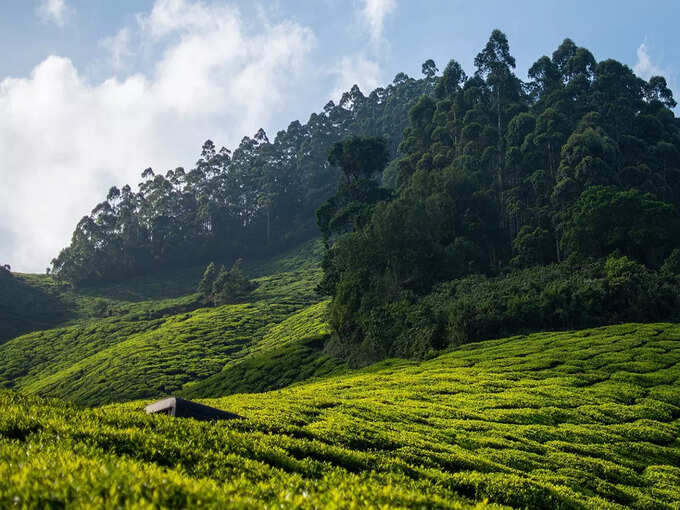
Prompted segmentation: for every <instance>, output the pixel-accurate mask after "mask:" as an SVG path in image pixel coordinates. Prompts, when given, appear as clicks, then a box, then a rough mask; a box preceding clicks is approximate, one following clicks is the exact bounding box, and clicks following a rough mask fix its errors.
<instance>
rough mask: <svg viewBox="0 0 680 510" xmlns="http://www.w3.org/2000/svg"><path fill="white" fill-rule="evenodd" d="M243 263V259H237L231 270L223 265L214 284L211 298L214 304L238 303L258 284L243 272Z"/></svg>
mask: <svg viewBox="0 0 680 510" xmlns="http://www.w3.org/2000/svg"><path fill="white" fill-rule="evenodd" d="M242 263H243V261H242V260H241V259H237V260H236V262H234V264H233V265H232V266H231V269H229V271H227V270H226V268H225V267H224V266H222V269H220V272H219V273H218V275H217V278H215V281H214V283H213V286H212V293H211V295H210V299H211V300H212V302H213V304H215V305H226V304H233V303H238V302H239V301H241V300H243V299H244V298H245V297H246V296H247V295H248V293H249V292H250V291H251V290H253V289H254V288H255V287H256V286H257V285H256V284H255V283H254V282H251V281H250V280H248V278H247V277H246V275H244V274H243V271H242V269H241V265H242ZM206 272H207V269H206Z"/></svg>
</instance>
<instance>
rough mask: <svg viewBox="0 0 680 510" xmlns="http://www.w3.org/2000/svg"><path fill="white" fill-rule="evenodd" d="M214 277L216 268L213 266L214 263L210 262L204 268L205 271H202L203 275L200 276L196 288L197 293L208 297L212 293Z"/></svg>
mask: <svg viewBox="0 0 680 510" xmlns="http://www.w3.org/2000/svg"><path fill="white" fill-rule="evenodd" d="M216 279H217V269H216V268H215V263H214V262H211V263H210V264H208V266H207V267H206V268H205V271H204V272H203V277H202V278H201V281H200V282H199V283H198V289H197V290H198V292H199V294H201V295H202V296H204V297H206V298H209V297H210V295H211V294H212V289H213V285H214V284H215V280H216Z"/></svg>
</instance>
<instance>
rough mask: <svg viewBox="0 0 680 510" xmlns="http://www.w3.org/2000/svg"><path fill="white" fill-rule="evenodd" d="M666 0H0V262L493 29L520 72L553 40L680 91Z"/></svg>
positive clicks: (40, 253)
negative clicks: (208, 157) (132, 193)
mask: <svg viewBox="0 0 680 510" xmlns="http://www.w3.org/2000/svg"><path fill="white" fill-rule="evenodd" d="M679 15H680V3H678V2H674V1H648V2H646V3H644V4H642V3H639V2H622V1H618V2H617V1H600V0H598V1H594V0H590V1H571V2H548V1H534V0H530V1H517V2H507V1H495V0H494V1H491V0H487V1H485V2H469V1H466V2H463V1H453V0H449V1H444V0H442V1H435V0H431V1H427V0H420V1H406V0H315V1H311V0H310V1H302V0H299V1H284V0H279V1H274V2H259V3H258V2H252V1H249V2H246V1H231V2H230V1H222V0H139V1H137V0H135V1H133V0H115V1H114V0H0V55H2V56H3V57H2V58H1V59H0V218H3V219H4V221H3V222H1V223H0V263H9V264H11V265H12V267H13V268H14V269H17V270H23V271H39V272H41V271H43V270H44V268H45V267H46V266H47V264H48V263H49V260H50V259H51V258H52V257H53V256H55V255H56V254H57V253H58V251H59V249H60V248H62V247H63V246H65V245H66V244H68V241H69V238H70V234H71V232H72V230H73V227H74V226H75V223H76V222H77V221H78V220H79V219H80V217H81V216H83V215H84V214H86V213H87V212H88V211H89V210H90V209H91V208H92V207H93V206H94V205H95V204H96V203H97V202H98V201H100V200H101V199H103V197H104V196H105V194H106V191H107V190H108V188H109V187H110V186H111V185H114V184H117V185H120V184H124V183H130V184H133V185H134V184H136V183H137V182H138V180H139V178H138V176H139V174H140V172H141V170H142V169H144V168H146V167H148V166H152V167H154V169H156V170H166V169H168V168H174V167H176V166H185V167H190V166H191V165H192V163H193V162H194V161H195V160H196V157H197V154H198V153H199V151H200V146H201V144H202V142H203V141H204V140H205V139H207V138H211V139H213V140H214V141H215V143H216V144H218V145H226V146H227V147H230V148H233V147H234V146H235V145H236V144H237V143H238V141H239V140H240V138H241V137H242V136H244V135H252V134H253V133H254V132H255V131H256V130H257V129H258V128H259V127H264V128H265V130H266V131H267V132H268V133H270V135H273V134H275V132H276V131H277V130H278V129H282V128H285V127H286V126H287V125H288V123H289V122H290V121H291V120H294V119H300V120H302V121H305V120H306V119H307V118H308V117H309V114H310V113H311V112H312V111H319V110H320V109H321V108H322V107H323V105H324V104H325V103H326V102H327V101H328V99H330V98H334V99H337V97H338V96H339V94H340V91H342V90H344V89H346V88H349V87H350V86H351V85H352V84H353V83H358V84H359V86H360V87H361V88H362V90H364V91H369V90H370V89H372V88H373V87H375V86H377V85H382V84H385V83H387V82H389V81H391V80H392V78H393V77H394V75H395V74H397V73H398V72H400V71H404V72H406V73H408V74H411V75H419V73H420V65H421V63H422V62H423V61H424V60H426V59H428V58H433V59H434V60H435V62H436V63H437V64H438V66H439V67H440V68H442V69H443V68H444V66H445V65H446V63H447V62H448V60H449V59H451V58H455V59H456V60H458V61H459V62H460V63H461V64H462V65H463V67H464V68H465V69H466V71H467V72H468V73H472V72H473V71H474V69H473V66H472V61H473V59H474V56H475V55H476V53H477V52H478V51H479V50H480V49H481V48H482V47H483V45H484V44H485V42H486V40H487V38H488V36H489V34H490V33H491V31H492V30H493V29H494V28H500V29H501V30H503V31H504V32H505V33H506V34H507V36H508V38H509V41H510V45H511V50H512V53H513V55H514V56H515V57H516V59H517V72H518V74H519V75H520V77H525V73H526V70H527V69H528V67H529V66H530V65H531V64H532V63H533V62H534V61H536V60H537V59H538V58H539V57H540V56H541V55H544V54H547V55H549V54H551V53H552V51H553V50H554V49H555V48H556V47H557V46H558V45H559V44H560V42H561V41H562V40H563V39H564V38H565V37H570V38H572V39H573V40H574V41H575V42H576V43H577V44H578V45H580V46H585V47H587V48H588V49H590V50H591V51H592V52H593V54H594V55H595V57H596V58H597V59H598V60H601V59H605V58H614V59H617V60H620V61H621V62H623V63H625V64H627V65H629V66H630V67H631V68H634V69H635V70H636V72H638V74H640V75H641V76H642V77H645V78H648V77H649V75H651V74H663V75H665V76H666V78H667V79H668V80H669V82H670V85H671V88H672V89H674V90H675V88H676V84H680V74H679V73H680V66H679V64H678V62H680V44H678V43H679V42H680V41H679V39H680V37H678V35H677V30H676V26H677V20H678V18H679V17H680V16H679Z"/></svg>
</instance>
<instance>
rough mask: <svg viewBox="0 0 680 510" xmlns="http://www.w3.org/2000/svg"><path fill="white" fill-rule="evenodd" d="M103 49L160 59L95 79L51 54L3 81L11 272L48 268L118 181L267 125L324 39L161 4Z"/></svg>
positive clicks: (117, 63)
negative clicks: (149, 53) (150, 53)
mask: <svg viewBox="0 0 680 510" xmlns="http://www.w3.org/2000/svg"><path fill="white" fill-rule="evenodd" d="M45 5H48V6H49V5H51V6H52V7H55V6H56V7H55V8H56V11H55V12H63V8H64V7H63V6H64V3H63V1H61V2H60V1H49V2H47V3H46V4H45ZM59 6H62V7H59ZM59 9H62V11H60V10H59ZM56 19H57V18H55V22H56ZM131 41H135V42H136V44H135V45H134V48H133V45H132V43H131ZM102 45H103V47H105V48H107V49H108V50H109V52H110V55H111V59H112V65H113V67H114V68H115V69H122V68H124V67H125V64H126V61H127V60H129V59H134V58H135V51H134V49H135V48H142V47H143V48H146V49H148V48H152V49H154V50H156V52H157V54H158V55H159V57H158V59H157V60H156V62H155V63H154V64H153V66H152V67H151V69H150V71H149V72H148V73H146V72H145V73H136V74H130V75H128V76H124V77H121V78H119V77H115V76H113V73H111V74H112V77H111V78H109V79H106V80H104V81H102V82H98V83H91V82H90V81H89V80H88V79H87V78H86V76H85V75H84V74H83V72H82V71H80V70H79V69H77V68H76V67H75V65H74V64H73V62H72V61H71V60H70V59H68V58H64V57H59V56H50V57H48V58H46V59H45V60H44V61H43V62H41V63H40V64H39V65H37V66H36V67H35V68H34V69H33V71H32V73H31V74H30V76H28V77H23V78H11V77H10V78H5V79H4V80H2V81H0V161H2V164H3V168H2V169H0V190H2V196H3V200H2V201H0V217H2V218H3V221H2V222H1V223H2V227H0V263H9V264H11V265H12V268H13V269H14V270H20V271H43V270H44V268H45V267H46V266H47V264H48V263H49V261H50V260H51V258H52V257H54V256H55V255H57V253H58V251H59V250H60V249H61V248H63V247H64V246H65V245H66V244H68V242H69V239H70V234H71V232H72V231H73V228H74V226H75V224H76V222H77V221H78V220H79V219H80V217H82V216H83V215H84V214H87V213H88V212H89V210H90V209H91V208H92V207H93V206H94V205H95V204H96V203H97V202H98V201H100V200H102V198H103V197H104V196H105V193H106V190H107V189H108V187H109V186H111V185H114V184H116V185H120V184H123V183H126V182H128V183H130V184H132V185H134V184H136V183H137V182H138V181H139V173H140V172H141V170H142V169H144V168H145V167H147V166H153V167H154V168H155V169H157V170H166V169H169V168H174V167H175V166H178V165H185V166H190V165H192V163H193V161H195V159H196V157H197V155H198V153H199V151H200V145H201V143H202V142H203V141H204V139H205V138H207V137H212V138H213V139H214V140H215V141H216V143H218V144H225V145H229V146H233V145H234V144H236V143H238V140H239V139H240V137H241V136H242V135H243V134H245V133H254V132H255V131H256V130H257V128H259V127H260V126H262V125H267V123H268V121H269V120H270V119H271V118H272V116H273V115H274V114H275V113H276V112H277V111H280V110H281V109H282V108H284V107H285V105H286V103H287V102H288V101H293V100H295V98H296V97H297V96H298V95H299V92H300V90H301V88H302V86H303V84H304V82H305V81H306V76H307V73H308V64H309V62H308V60H309V54H310V51H311V50H312V48H313V47H314V45H315V37H314V34H313V33H312V31H311V30H310V29H309V28H307V27H305V26H302V25H300V24H298V23H296V22H292V21H281V22H277V23H270V22H268V21H267V20H266V19H260V20H258V21H257V22H255V23H254V24H253V23H247V22H246V21H245V20H244V19H243V18H242V17H241V15H240V13H239V11H238V9H236V8H234V7H229V6H217V5H213V4H205V3H203V2H200V1H198V2H196V1H194V2H192V1H189V0H157V1H156V3H155V4H154V6H153V8H152V10H151V11H150V12H149V13H146V14H141V15H139V16H138V17H137V21H136V23H135V24H134V25H132V26H130V27H124V28H123V29H122V30H121V32H118V34H117V35H116V36H114V37H113V38H110V39H107V40H105V41H103V42H102Z"/></svg>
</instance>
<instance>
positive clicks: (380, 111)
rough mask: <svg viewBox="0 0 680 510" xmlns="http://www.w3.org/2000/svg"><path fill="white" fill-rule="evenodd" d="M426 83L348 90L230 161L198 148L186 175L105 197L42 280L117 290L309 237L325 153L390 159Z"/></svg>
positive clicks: (153, 178)
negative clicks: (371, 149)
mask: <svg viewBox="0 0 680 510" xmlns="http://www.w3.org/2000/svg"><path fill="white" fill-rule="evenodd" d="M435 82H436V80H435V78H434V77H433V76H432V75H431V73H428V74H426V76H425V77H424V78H423V79H420V80H416V79H413V78H409V77H408V76H406V75H405V74H403V73H400V74H398V75H397V76H396V77H395V79H394V82H393V83H392V84H390V85H388V86H387V87H385V88H378V89H375V90H374V91H373V92H371V93H370V94H369V95H368V96H364V95H363V94H362V92H361V91H360V90H359V88H358V87H357V86H356V85H355V86H354V87H353V88H352V89H351V90H350V91H349V92H346V93H345V94H344V95H343V96H342V99H341V100H340V103H339V104H337V105H336V104H334V103H333V101H331V102H329V103H328V104H327V105H326V106H325V107H324V109H323V111H322V112H321V113H318V114H317V113H313V114H312V115H311V117H310V118H309V120H308V122H307V123H306V124H301V123H300V122H299V121H295V122H292V123H291V124H290V125H289V126H288V128H287V129H286V130H285V131H280V132H279V133H277V135H276V137H275V138H274V140H273V141H270V140H269V138H268V137H267V135H266V134H265V132H264V131H263V130H262V129H260V130H259V131H258V132H257V134H255V136H254V137H253V138H250V137H245V138H243V140H242V141H241V143H240V145H239V146H238V148H236V150H234V151H233V153H232V152H231V151H229V150H227V149H226V148H222V149H220V150H218V149H217V148H216V147H215V145H214V144H213V142H212V141H210V140H208V141H207V142H205V144H204V145H203V149H202V152H201V157H200V159H199V160H198V162H197V163H196V167H195V168H193V169H191V170H188V171H185V169H183V168H177V169H175V170H170V171H168V172H167V173H166V174H165V175H162V174H160V173H159V174H155V173H154V171H153V170H152V169H151V168H148V169H146V170H145V171H144V172H143V173H142V178H143V179H144V181H143V182H142V183H140V185H139V190H138V191H137V192H135V191H134V190H133V188H132V187H131V186H129V185H125V186H123V187H122V188H118V187H113V188H111V190H110V191H109V193H108V195H107V197H106V200H105V201H103V202H101V203H100V204H98V205H97V206H96V207H95V208H94V209H93V210H92V213H91V214H89V215H88V216H85V217H84V218H83V219H82V220H81V221H80V222H79V223H78V225H77V227H76V229H75V231H74V232H73V237H72V240H71V244H70V246H68V247H67V248H65V249H64V250H62V252H61V253H60V254H59V256H58V257H56V258H55V259H54V260H53V261H52V272H53V274H54V275H56V276H58V277H59V278H62V279H65V280H68V281H71V282H73V283H80V282H87V281H90V282H91V281H97V280H120V279H123V278H125V277H127V276H130V275H135V274H142V273H146V272H148V271H149V270H151V269H154V268H158V267H159V266H177V265H179V264H186V263H197V262H205V261H208V260H210V259H213V258H219V257H226V256H231V257H237V256H243V255H246V254H248V255H253V254H255V255H262V254H272V253H275V252H278V251H281V249H282V248H285V247H290V246H291V245H292V244H295V243H299V242H300V241H301V240H304V239H307V238H309V237H312V236H315V235H316V234H317V232H318V231H317V228H316V225H315V221H314V213H315V210H316V209H317V208H318V207H319V206H320V205H321V204H322V203H323V201H324V200H326V199H327V198H328V197H329V196H331V195H332V194H333V192H334V190H335V188H336V186H337V181H338V174H337V170H336V169H335V168H334V167H333V166H330V165H329V164H328V163H327V162H326V158H327V156H328V150H329V148H330V146H331V145H332V144H333V143H335V142H337V141H339V140H341V139H343V138H345V137H349V136H352V135H356V134H361V135H365V136H381V137H384V138H385V139H386V140H387V141H388V143H387V147H386V148H387V151H388V153H390V154H392V155H394V154H395V153H396V148H397V145H398V144H399V142H400V140H401V133H402V131H403V129H404V128H405V127H406V125H407V123H408V110H409V108H410V107H411V106H412V105H413V104H414V103H415V101H416V100H417V99H418V98H419V97H420V96H422V95H423V94H428V93H431V92H432V90H433V88H434V85H435Z"/></svg>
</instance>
